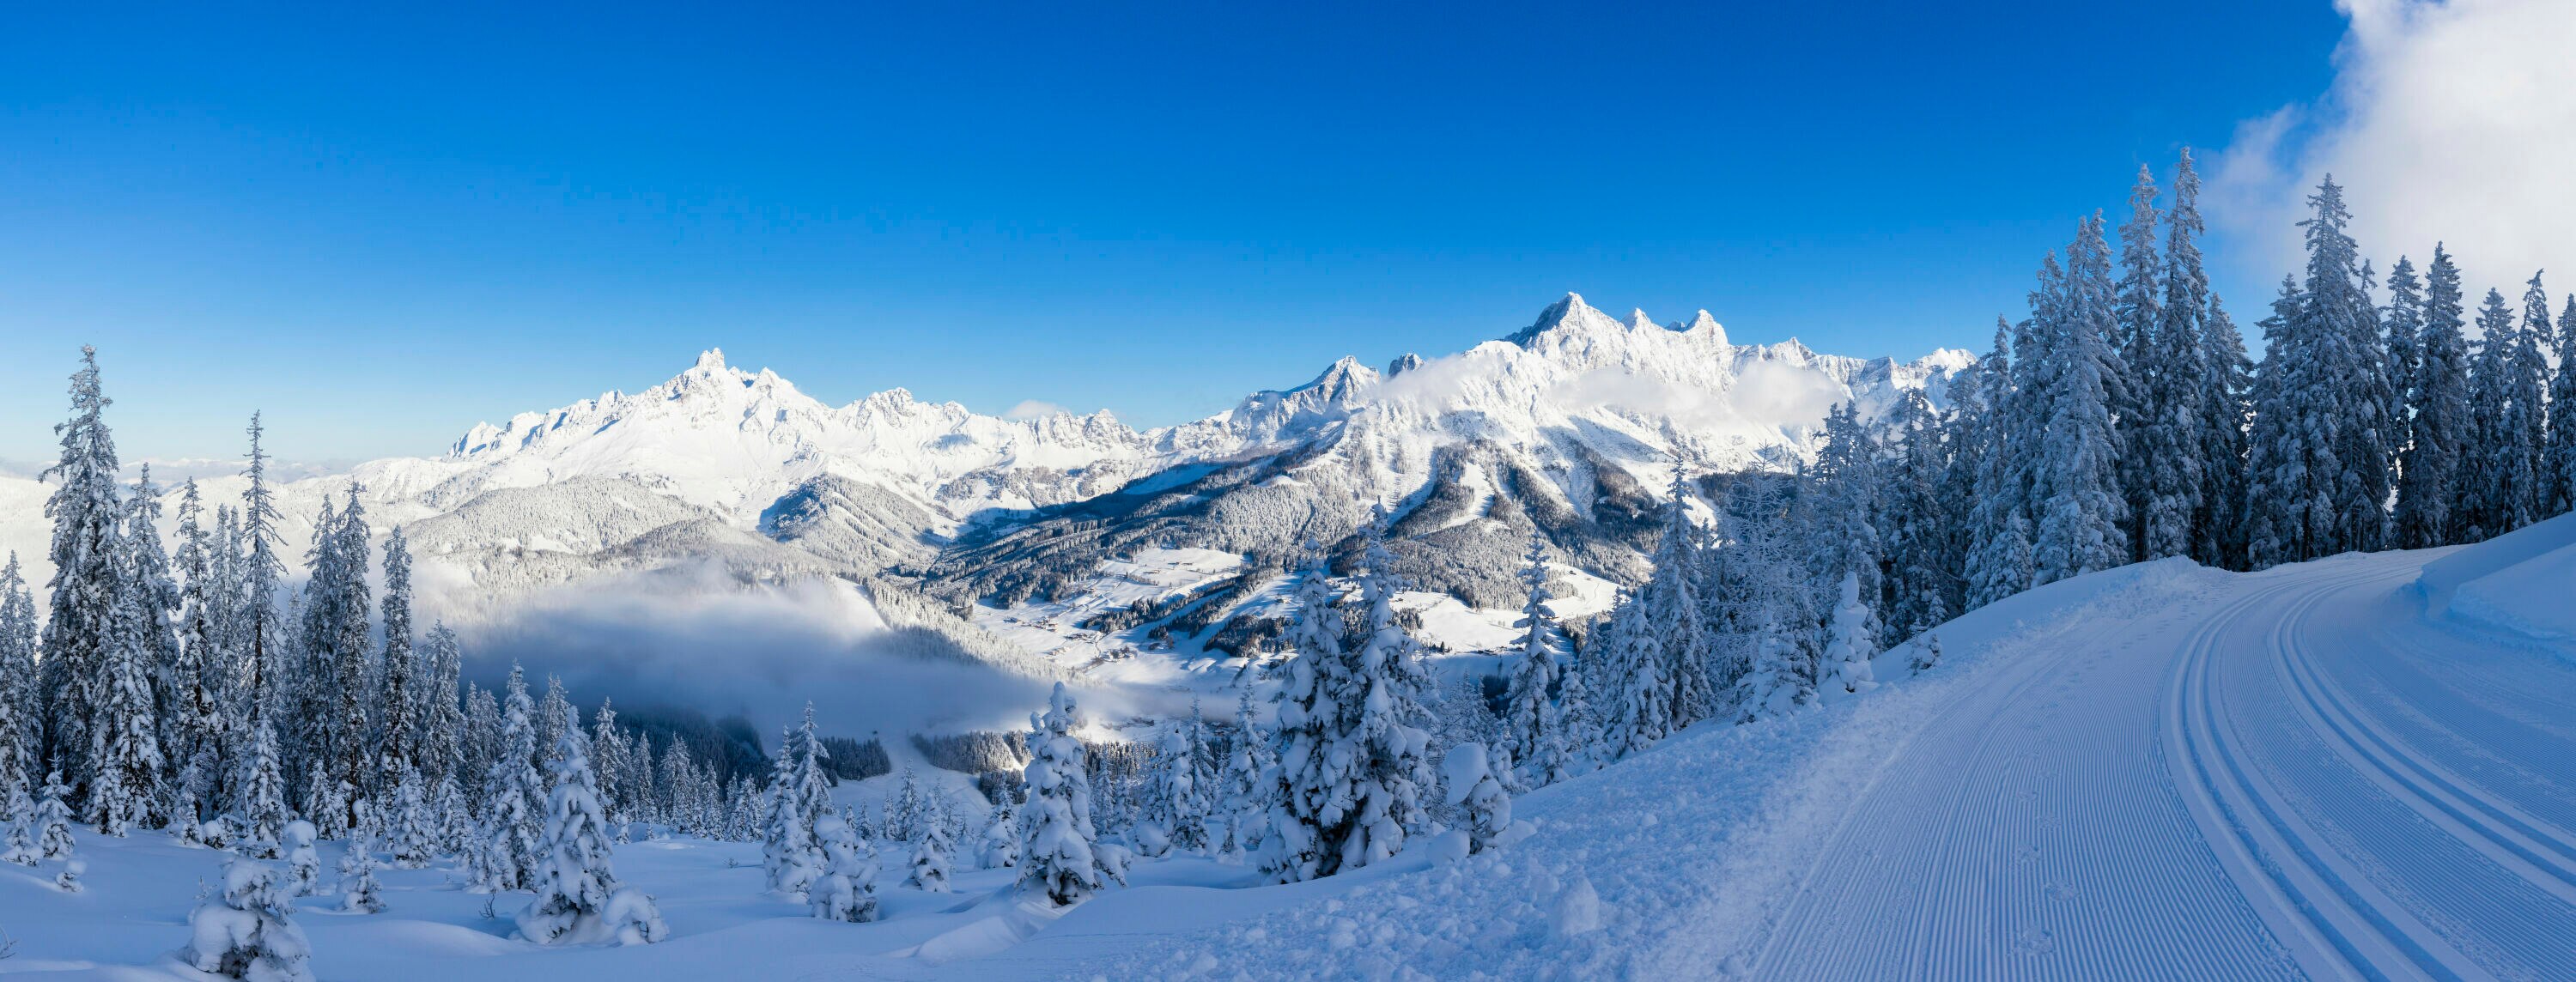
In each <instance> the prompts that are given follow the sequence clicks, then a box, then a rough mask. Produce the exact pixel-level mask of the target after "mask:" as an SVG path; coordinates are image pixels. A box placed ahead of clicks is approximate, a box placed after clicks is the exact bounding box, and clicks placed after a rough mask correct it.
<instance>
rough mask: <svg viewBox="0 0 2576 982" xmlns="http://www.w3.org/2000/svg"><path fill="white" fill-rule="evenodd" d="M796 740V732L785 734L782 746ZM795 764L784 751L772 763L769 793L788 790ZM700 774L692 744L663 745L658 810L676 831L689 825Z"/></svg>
mask: <svg viewBox="0 0 2576 982" xmlns="http://www.w3.org/2000/svg"><path fill="white" fill-rule="evenodd" d="M795 739H796V736H795V734H794V732H792V731H782V735H781V738H780V746H782V747H784V746H785V745H786V744H787V743H788V742H790V741H793V740H795ZM794 763H795V761H794V760H792V759H790V758H789V757H788V755H787V754H786V753H785V752H784V751H783V750H782V751H781V752H780V753H779V755H778V757H777V758H776V759H774V760H772V761H770V766H769V788H768V789H767V790H768V792H769V793H771V794H775V793H776V792H777V789H780V788H784V787H786V786H787V782H788V781H789V780H790V779H791V772H792V767H793V765H794ZM697 773H698V765H697V764H696V763H695V762H693V761H691V760H690V759H689V746H688V744H686V743H684V742H682V741H680V740H679V739H677V738H673V739H672V741H671V742H669V743H667V744H663V745H662V764H661V770H660V771H659V772H658V774H657V775H656V777H655V778H654V791H655V796H656V797H655V800H656V802H657V804H658V806H659V807H658V808H657V809H656V810H657V811H658V812H659V814H660V817H661V820H662V822H663V823H664V824H667V825H670V826H671V827H672V828H673V829H674V830H677V829H678V828H679V827H680V826H682V825H685V824H687V823H688V821H689V816H688V812H689V809H690V802H691V800H692V799H693V798H694V797H695V796H696V795H695V793H694V792H692V791H691V790H690V788H689V786H690V785H691V784H694V783H696V781H697Z"/></svg>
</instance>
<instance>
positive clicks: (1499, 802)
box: [1440, 740, 1512, 853]
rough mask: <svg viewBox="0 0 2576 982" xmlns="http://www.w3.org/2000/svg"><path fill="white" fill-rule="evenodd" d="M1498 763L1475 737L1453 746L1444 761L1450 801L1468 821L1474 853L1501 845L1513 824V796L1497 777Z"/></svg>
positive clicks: (1471, 846)
mask: <svg viewBox="0 0 2576 982" xmlns="http://www.w3.org/2000/svg"><path fill="white" fill-rule="evenodd" d="M1498 766H1500V765H1498V764H1497V763H1495V762H1493V761H1490V760H1489V759H1488V758H1487V757H1486V755H1485V745H1484V744H1481V743H1477V742H1475V741H1473V740H1469V741H1465V742H1461V743H1457V744H1453V745H1451V746H1450V747H1449V752H1448V753H1447V754H1445V755H1443V756H1442V758H1441V761H1440V769H1441V776H1442V777H1443V778H1444V779H1445V780H1444V783H1445V786H1446V788H1447V798H1448V803H1449V805H1450V806H1451V807H1453V808H1457V809H1458V810H1459V813H1460V815H1461V816H1462V817H1463V818H1464V820H1465V822H1466V826H1467V827H1466V828H1465V829H1463V830H1462V831H1464V832H1465V833H1466V835H1467V842H1468V851H1469V852H1471V853H1478V852H1484V851H1487V850H1489V849H1493V848H1495V847H1496V846H1498V845H1501V844H1502V843H1503V840H1504V833H1506V832H1508V831H1510V829H1511V827H1512V796H1511V795H1510V794H1509V793H1507V792H1505V791H1504V790H1503V784H1502V781H1501V780H1500V779H1498V778H1497V777H1496V776H1495V771H1496V768H1497V767H1498ZM1451 834H1453V835H1455V834H1457V833H1451Z"/></svg>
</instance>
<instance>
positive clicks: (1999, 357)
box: [1952, 260, 2054, 610]
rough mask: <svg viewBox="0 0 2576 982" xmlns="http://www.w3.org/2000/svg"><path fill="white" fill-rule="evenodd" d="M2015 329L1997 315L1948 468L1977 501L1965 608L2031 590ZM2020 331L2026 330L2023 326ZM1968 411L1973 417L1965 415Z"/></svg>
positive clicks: (2025, 442)
mask: <svg viewBox="0 0 2576 982" xmlns="http://www.w3.org/2000/svg"><path fill="white" fill-rule="evenodd" d="M2051 262H2052V264H2053V263H2054V260H2051ZM2025 323H2026V322H2025ZM2013 333H2014V331H2013V328H2012V327H2011V326H2010V325H2008V324H2006V323H2005V322H2004V321H2003V320H2002V319H2001V318H1997V319H1996V322H1995V344H1994V348H1993V349H1992V350H1991V351H1989V352H1987V354H1986V357H1984V358H1982V359H1979V360H1978V362H1977V365H1976V367H1974V368H1972V369H1970V371H1971V372H1973V373H1975V376H1976V378H1977V379H1978V382H1977V384H1976V386H1975V388H1976V391H1977V393H1978V395H1979V396H1980V397H1981V399H1982V401H1981V402H1980V403H1977V404H1973V405H1969V406H1963V407H1961V412H1962V414H1963V415H1962V426H1961V429H1962V431H1963V433H1965V434H1966V436H1967V440H1968V442H1967V444H1966V445H1965V446H1963V447H1961V448H1960V451H1959V455H1958V456H1957V457H1956V458H1954V463H1953V465H1952V467H1953V468H1954V469H1955V470H1960V471H1964V472H1965V474H1964V475H1963V476H1961V477H1960V478H1958V479H1956V480H1955V481H1954V482H1953V483H1954V486H1957V485H1964V486H1966V487H1968V488H1969V489H1971V491H1972V493H1971V495H1970V497H1969V500H1971V501H1973V502H1975V505H1974V506H1973V508H1972V509H1971V510H1970V512H1969V516H1968V519H1969V520H1968V525H1969V529H1970V535H1969V540H1970V541H1969V543H1968V545H1969V550H1968V561H1967V568H1966V572H1967V577H1966V579H1967V583H1966V584H1965V593H1966V603H1965V604H1964V606H1963V608H1962V609H1965V610H1975V609H1977V608H1979V607H1983V606H1985V605H1987V604H1990V603H1993V602H1995V601H1997V600H2001V599H2003V598H2005V597H2009V596H2012V595H2013V594H2016V593H2019V592H2021V591H2023V590H2027V589H2029V588H2030V579H2031V554H2030V511H2029V504H2030V496H2029V487H2030V485H2029V468H2028V466H2027V461H2028V459H2029V457H2030V454H2029V453H2028V450H2029V449H2030V447H2029V441H2030V438H2031V437H2032V436H2033V435H2035V434H2033V433H2031V432H2030V430H2029V428H2028V427H2027V426H2025V425H2024V424H2023V422H2022V413H2023V411H2024V407H2026V406H2027V405H2028V403H2029V397H2028V393H2026V392H2024V391H2021V390H2020V389H2019V379H2020V378H2021V377H2022V375H2023V374H2025V373H2026V372H2027V369H2025V368H2023V363H2025V362H2027V361H2028V359H2027V358H2016V357H2015V355H2016V354H2017V353H2016V352H2015V351H2014V350H2013V348H2012V342H2011V341H2010V340H2008V338H2009V337H2010V335H2012V334H2013ZM2021 333H2022V334H2024V335H2025V336H2026V335H2027V334H2028V331H2027V328H2025V329H2024V330H2023V331H2022V332H2021ZM1970 412H1974V413H1975V415H1973V416H1968V415H1965V414H1967V413H1970Z"/></svg>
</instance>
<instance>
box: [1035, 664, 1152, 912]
mask: <svg viewBox="0 0 2576 982" xmlns="http://www.w3.org/2000/svg"><path fill="white" fill-rule="evenodd" d="M1079 725H1080V723H1079V721H1078V719H1077V717H1075V715H1074V704H1073V695H1072V694H1071V693H1069V692H1066V691H1065V688H1064V683H1062V682H1058V683H1056V684H1055V691H1054V693H1053V694H1052V695H1049V696H1048V697H1047V711H1046V712H1045V713H1043V714H1032V715H1031V716H1030V717H1029V739H1028V744H1029V763H1028V766H1027V767H1025V768H1023V769H1022V770H1021V772H1020V797H1021V799H1022V803H1021V806H1020V807H1021V813H1020V830H1021V839H1020V879H1019V883H1020V886H1021V888H1023V889H1026V890H1029V891H1032V892H1035V893H1038V894H1041V895H1043V896H1045V897H1046V898H1047V900H1048V901H1050V902H1052V903H1054V904H1056V905H1058V906H1063V905H1066V904H1074V903H1080V902H1082V900H1083V899H1084V898H1087V897H1089V896H1091V895H1092V894H1094V893H1098V892H1100V890H1101V888H1102V887H1103V886H1105V885H1106V883H1107V881H1112V880H1114V881H1116V882H1119V883H1125V882H1127V879H1126V876H1127V872H1126V869H1125V868H1124V866H1123V864H1122V863H1120V862H1119V859H1118V854H1117V853H1115V852H1112V851H1110V850H1109V849H1107V848H1106V847H1104V846H1103V845H1102V844H1101V843H1099V842H1098V841H1097V838H1098V834H1097V832H1096V830H1095V829H1094V828H1093V827H1092V824H1091V778H1090V776H1089V774H1088V773H1086V769H1085V765H1084V763H1083V761H1084V757H1085V752H1084V750H1083V747H1082V741H1081V740H1078V739H1075V738H1074V735H1073V731H1074V729H1075V728H1076V727H1077V726H1079Z"/></svg>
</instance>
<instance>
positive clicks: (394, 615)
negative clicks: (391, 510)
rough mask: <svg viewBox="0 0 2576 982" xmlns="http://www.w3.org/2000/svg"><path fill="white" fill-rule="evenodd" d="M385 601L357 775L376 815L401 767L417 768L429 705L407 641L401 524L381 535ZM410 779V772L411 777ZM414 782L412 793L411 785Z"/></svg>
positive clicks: (407, 557) (385, 808) (406, 558)
mask: <svg viewBox="0 0 2576 982" xmlns="http://www.w3.org/2000/svg"><path fill="white" fill-rule="evenodd" d="M384 574H385V600H384V605H383V608H382V611H383V615H384V635H385V640H384V649H383V650H382V651H381V652H380V653H379V654H378V656H377V659H376V670H375V673H374V674H375V677H376V678H377V679H378V680H379V681H378V682H377V684H376V693H377V695H376V699H375V712H376V719H375V728H374V738H375V747H376V752H375V754H374V758H375V759H374V766H372V767H369V768H367V769H366V772H365V773H364V774H362V775H361V778H362V779H363V780H365V781H366V782H367V783H366V785H365V786H366V787H367V788H368V789H369V790H370V793H369V795H368V799H369V800H371V801H374V802H375V803H376V804H377V809H378V812H379V813H380V814H382V813H389V812H391V811H392V810H393V807H394V805H393V799H394V797H395V796H396V795H398V794H399V793H400V792H401V788H400V786H399V785H398V783H397V782H398V781H399V780H400V779H401V778H403V777H404V775H405V772H406V770H415V769H417V768H418V767H419V766H420V761H421V757H422V753H421V750H422V745H423V744H424V743H425V742H426V741H425V739H424V732H423V731H424V730H425V728H426V725H425V721H424V720H423V719H422V717H421V710H422V709H423V708H424V707H426V706H427V705H428V704H429V700H428V699H427V698H424V696H423V694H422V692H421V691H420V690H422V689H424V688H427V687H428V685H429V680H428V678H427V677H426V673H425V672H424V671H423V667H424V666H423V665H422V663H421V661H420V659H419V658H418V656H417V654H416V653H415V652H414V651H413V649H412V643H411V640H412V639H411V632H412V628H411V545H410V543H409V542H408V541H406V540H405V539H404V538H403V530H402V526H399V525H397V526H394V528H393V531H391V532H388V533H386V534H385V556H384ZM415 778H416V775H415ZM417 783H418V782H417V780H415V781H414V784H415V789H414V790H415V796H417V794H416V792H417V790H418V788H417Z"/></svg>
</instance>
